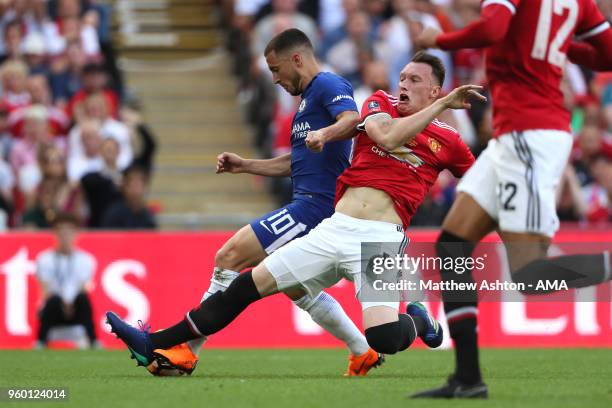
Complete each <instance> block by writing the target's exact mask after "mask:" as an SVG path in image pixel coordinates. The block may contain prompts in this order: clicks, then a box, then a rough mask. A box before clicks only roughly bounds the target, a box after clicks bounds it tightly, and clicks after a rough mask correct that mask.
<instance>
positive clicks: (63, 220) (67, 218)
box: [51, 211, 81, 228]
mask: <svg viewBox="0 0 612 408" xmlns="http://www.w3.org/2000/svg"><path fill="white" fill-rule="evenodd" d="M59 224H70V225H72V226H73V227H75V228H78V227H79V226H80V225H81V220H79V219H78V218H77V217H76V216H75V215H73V214H71V213H69V212H63V211H61V212H59V213H57V214H56V215H55V217H53V220H52V221H51V226H52V227H53V228H55V227H57V226H58V225H59Z"/></svg>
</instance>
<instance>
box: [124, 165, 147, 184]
mask: <svg viewBox="0 0 612 408" xmlns="http://www.w3.org/2000/svg"><path fill="white" fill-rule="evenodd" d="M133 174H135V175H140V176H142V177H143V178H144V179H145V182H146V183H148V182H149V178H150V176H151V174H150V172H149V170H148V169H147V168H146V167H145V166H143V165H141V164H139V163H132V164H130V165H129V166H127V167H126V168H125V169H124V170H123V172H122V175H123V179H124V180H125V179H126V178H127V177H130V176H131V175H133Z"/></svg>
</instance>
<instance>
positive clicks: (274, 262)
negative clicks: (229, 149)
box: [107, 53, 484, 362]
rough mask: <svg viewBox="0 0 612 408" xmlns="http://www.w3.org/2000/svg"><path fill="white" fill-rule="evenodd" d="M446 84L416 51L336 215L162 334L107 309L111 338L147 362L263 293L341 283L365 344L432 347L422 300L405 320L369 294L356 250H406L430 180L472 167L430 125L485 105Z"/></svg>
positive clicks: (435, 64)
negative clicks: (355, 306) (353, 302)
mask: <svg viewBox="0 0 612 408" xmlns="http://www.w3.org/2000/svg"><path fill="white" fill-rule="evenodd" d="M443 81H444V66H443V65H442V62H441V61H440V60H439V59H438V58H436V57H434V56H431V55H428V54H426V53H419V54H417V55H415V57H414V58H413V60H412V61H411V62H410V63H409V64H408V65H406V67H405V68H404V69H403V70H402V72H401V75H400V83H399V88H400V95H399V98H395V97H393V96H390V95H387V94H385V93H384V92H381V91H379V92H376V93H375V94H374V95H372V96H371V97H370V98H368V100H367V101H366V102H365V104H364V106H363V108H362V122H361V124H360V125H359V127H358V129H360V130H361V131H360V133H359V134H358V136H357V140H356V141H355V148H354V156H353V161H352V166H351V167H349V168H348V169H346V170H345V171H344V173H343V174H342V175H341V176H340V178H339V179H338V188H337V194H336V201H337V202H336V207H335V213H334V214H333V215H332V216H331V217H330V218H327V219H325V220H323V221H322V222H321V223H320V224H319V225H318V226H316V227H315V228H313V229H312V230H311V231H310V233H308V235H306V236H303V237H301V238H297V239H295V240H293V241H292V242H290V243H288V244H286V245H285V246H283V247H281V248H279V249H278V250H276V251H275V252H274V253H272V254H271V255H269V256H268V257H267V258H266V259H265V260H264V261H262V262H261V263H260V264H259V265H258V266H257V267H255V268H254V269H253V271H252V272H246V273H243V274H241V275H240V276H238V277H237V278H236V279H235V280H234V281H233V282H232V283H231V284H230V286H229V287H228V288H227V290H226V291H225V292H217V293H215V294H214V295H212V296H210V297H209V298H208V299H207V300H205V301H203V302H202V303H201V304H200V305H199V307H197V308H195V309H193V310H191V311H190V312H188V313H187V315H186V317H185V318H184V319H183V320H182V321H180V322H179V323H177V324H176V325H174V326H172V327H170V328H168V329H166V330H162V331H159V332H155V333H149V332H148V331H144V330H142V331H141V330H138V329H136V328H133V327H131V326H129V325H128V324H126V323H125V322H123V321H122V320H121V319H119V317H117V315H115V314H114V313H112V312H108V313H107V318H108V322H109V324H110V325H111V327H112V330H113V332H114V333H116V334H117V336H118V337H119V338H120V339H121V340H123V341H124V342H125V343H126V344H127V346H128V347H129V349H130V351H131V352H132V353H133V354H134V355H136V357H137V358H139V360H140V359H142V360H148V359H152V358H153V357H152V356H153V354H152V351H153V350H154V349H156V348H168V347H172V346H173V345H175V344H178V343H181V342H184V341H187V340H190V339H193V338H196V337H198V336H204V335H209V334H212V333H215V332H217V331H219V330H221V329H223V328H224V327H226V326H227V325H228V324H229V323H230V322H231V321H232V320H234V319H235V318H236V317H237V316H238V315H239V314H240V313H241V312H242V311H243V310H244V309H246V307H247V306H248V305H250V304H251V303H253V302H255V301H257V300H259V299H261V298H263V297H266V296H270V295H273V294H275V293H278V292H282V291H286V290H289V289H291V288H296V287H298V288H302V289H304V290H305V291H306V292H307V293H309V294H311V295H316V294H317V293H319V292H320V291H322V290H323V289H325V288H327V287H330V286H332V285H334V284H335V283H337V282H338V281H339V280H340V279H342V278H346V279H349V280H351V281H353V282H354V284H355V288H356V291H357V297H358V299H359V300H360V302H361V304H362V308H363V325H364V328H365V335H366V339H367V341H368V344H369V345H370V347H372V348H373V349H374V350H375V351H377V352H379V353H385V354H394V353H396V352H398V351H402V350H404V349H406V348H408V347H409V346H410V344H411V343H412V342H413V341H414V340H415V338H416V337H417V336H419V337H420V338H421V339H422V340H423V342H424V343H425V344H427V345H428V346H429V347H432V348H433V347H438V346H439V345H440V344H441V342H442V328H441V326H440V325H439V324H438V322H437V321H435V320H434V319H433V318H431V317H430V316H429V314H428V313H427V311H426V309H425V308H424V307H423V306H422V305H421V304H420V303H418V302H415V303H410V304H409V305H408V308H407V313H405V314H404V313H398V306H399V292H396V291H387V292H386V293H383V294H382V296H381V297H378V296H373V295H371V294H372V293H373V292H374V291H376V288H375V282H374V281H372V280H371V279H370V278H372V277H373V276H374V275H370V274H369V273H368V272H369V271H370V268H368V267H367V266H368V265H369V261H370V260H372V259H373V258H371V257H370V256H368V255H367V254H364V253H362V244H363V243H375V244H374V245H375V249H374V252H373V254H374V256H375V257H378V258H381V257H384V256H395V254H403V253H404V250H405V247H406V244H407V239H406V235H405V233H404V228H406V227H407V226H408V224H409V222H410V218H411V217H412V215H413V214H414V212H415V211H416V209H417V208H418V206H419V205H420V204H421V202H422V201H423V198H424V196H425V194H426V193H427V191H428V190H429V188H430V187H431V185H432V184H433V183H434V181H435V180H436V178H437V175H438V174H439V173H440V172H441V171H442V170H444V169H449V170H450V171H452V172H453V173H454V174H455V175H457V176H460V175H462V174H463V173H464V172H465V171H466V170H467V169H468V168H469V167H470V165H471V164H472V162H473V161H474V157H473V156H472V154H471V153H470V151H469V149H468V148H467V146H465V144H464V143H463V141H462V140H461V138H460V136H459V134H458V133H457V132H456V131H455V130H453V129H452V128H451V127H450V126H448V125H445V124H443V123H441V122H438V121H436V120H434V119H435V118H436V117H437V116H438V115H439V114H441V113H442V112H443V111H444V110H446V109H449V108H450V109H462V108H469V107H470V104H469V103H468V102H467V99H468V98H469V97H471V96H473V97H476V98H478V99H484V97H483V96H482V95H480V94H478V93H477V92H476V90H477V89H480V88H481V87H478V86H474V85H465V86H463V87H459V88H457V89H455V90H454V91H452V92H451V93H450V94H448V95H447V96H445V97H443V98H440V99H438V98H439V96H440V92H441V88H440V86H441V84H442V83H443ZM309 138H310V144H309V147H310V148H311V149H313V150H315V151H318V150H319V149H321V148H322V143H318V142H317V140H318V141H319V142H322V140H323V139H322V138H321V135H318V134H317V132H316V131H315V132H312V133H310V134H309ZM374 273H375V274H376V272H374ZM376 276H378V275H376ZM386 277H387V280H385V282H388V283H397V280H398V276H397V273H396V272H394V271H391V273H390V274H389V275H386ZM372 289H373V290H372ZM145 362H146V361H145Z"/></svg>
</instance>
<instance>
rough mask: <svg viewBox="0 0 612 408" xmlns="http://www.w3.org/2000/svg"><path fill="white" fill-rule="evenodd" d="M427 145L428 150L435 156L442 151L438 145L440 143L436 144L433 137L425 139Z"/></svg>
mask: <svg viewBox="0 0 612 408" xmlns="http://www.w3.org/2000/svg"><path fill="white" fill-rule="evenodd" d="M427 143H428V144H429V149H430V150H431V151H432V152H434V153H436V154H438V152H439V151H440V149H442V145H441V144H440V142H438V141H437V140H436V139H434V138H433V137H430V138H429V139H427Z"/></svg>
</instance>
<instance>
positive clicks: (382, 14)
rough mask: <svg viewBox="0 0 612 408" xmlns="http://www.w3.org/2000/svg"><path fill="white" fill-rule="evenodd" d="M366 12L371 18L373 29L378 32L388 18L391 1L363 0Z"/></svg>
mask: <svg viewBox="0 0 612 408" xmlns="http://www.w3.org/2000/svg"><path fill="white" fill-rule="evenodd" d="M363 5H364V11H365V12H366V13H367V14H368V16H369V18H370V24H372V29H373V30H374V31H375V32H378V29H379V27H380V25H381V24H382V23H383V22H384V21H385V19H386V18H387V12H388V7H389V0H363Z"/></svg>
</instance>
